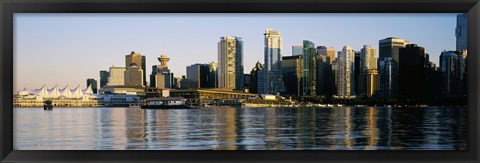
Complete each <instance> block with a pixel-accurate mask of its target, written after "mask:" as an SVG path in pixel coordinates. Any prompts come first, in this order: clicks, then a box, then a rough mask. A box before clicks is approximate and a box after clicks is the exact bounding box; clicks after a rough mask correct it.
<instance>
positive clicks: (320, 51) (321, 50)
mask: <svg viewBox="0 0 480 163" xmlns="http://www.w3.org/2000/svg"><path fill="white" fill-rule="evenodd" d="M317 56H328V57H329V58H330V64H332V63H333V61H334V60H335V48H333V47H330V48H327V47H326V46H317Z"/></svg>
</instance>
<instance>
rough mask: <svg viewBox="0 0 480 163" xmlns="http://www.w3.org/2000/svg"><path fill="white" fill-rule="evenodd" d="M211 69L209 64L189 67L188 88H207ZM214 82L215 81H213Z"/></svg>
mask: <svg viewBox="0 0 480 163" xmlns="http://www.w3.org/2000/svg"><path fill="white" fill-rule="evenodd" d="M209 75H210V67H209V65H208V64H198V63H197V64H193V65H190V66H187V88H188V89H195V88H207V87H208V83H209V82H210V81H208V77H209ZM211 82H214V81H211Z"/></svg>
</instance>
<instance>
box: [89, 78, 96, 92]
mask: <svg viewBox="0 0 480 163" xmlns="http://www.w3.org/2000/svg"><path fill="white" fill-rule="evenodd" d="M89 86H92V92H93V93H95V94H97V89H98V88H97V80H95V79H87V88H88V87H89Z"/></svg>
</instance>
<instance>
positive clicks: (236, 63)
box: [218, 36, 243, 90]
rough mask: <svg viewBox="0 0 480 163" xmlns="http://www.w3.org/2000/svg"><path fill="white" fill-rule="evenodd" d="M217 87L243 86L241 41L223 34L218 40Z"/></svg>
mask: <svg viewBox="0 0 480 163" xmlns="http://www.w3.org/2000/svg"><path fill="white" fill-rule="evenodd" d="M218 87H219V88H233V89H237V90H241V89H242V88H243V41H242V40H241V38H240V37H235V36H225V37H221V38H220V42H218Z"/></svg>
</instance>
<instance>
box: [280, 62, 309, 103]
mask: <svg viewBox="0 0 480 163" xmlns="http://www.w3.org/2000/svg"><path fill="white" fill-rule="evenodd" d="M303 62H304V61H303V56H301V55H297V56H287V57H282V72H283V77H284V78H283V83H284V85H285V89H286V90H285V93H284V95H287V96H301V95H302V92H301V90H302V80H301V79H302V76H303V75H302V73H303Z"/></svg>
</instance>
